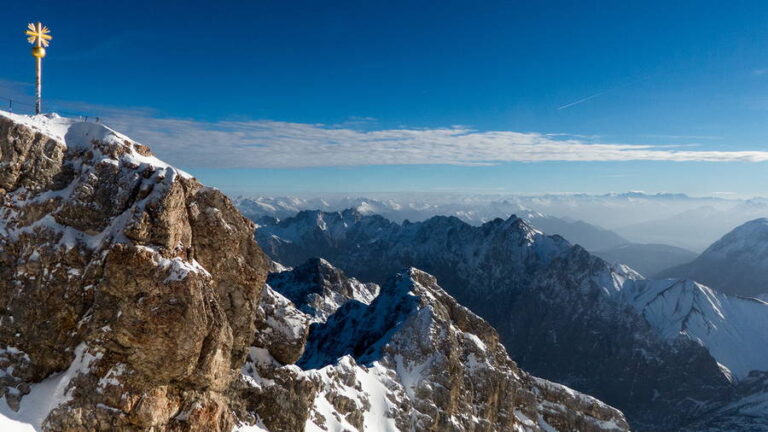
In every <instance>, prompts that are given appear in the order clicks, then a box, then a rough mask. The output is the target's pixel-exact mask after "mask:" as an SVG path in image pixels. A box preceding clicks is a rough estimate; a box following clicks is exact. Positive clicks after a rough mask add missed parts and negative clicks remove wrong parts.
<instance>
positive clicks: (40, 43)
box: [24, 21, 53, 114]
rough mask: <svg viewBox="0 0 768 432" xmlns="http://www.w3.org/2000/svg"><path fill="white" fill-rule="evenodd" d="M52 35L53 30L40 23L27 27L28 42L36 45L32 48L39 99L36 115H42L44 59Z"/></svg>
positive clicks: (36, 100)
mask: <svg viewBox="0 0 768 432" xmlns="http://www.w3.org/2000/svg"><path fill="white" fill-rule="evenodd" d="M50 33H51V30H49V29H48V27H46V26H44V25H43V23H41V22H39V21H38V22H37V23H29V25H27V31H25V32H24V34H26V35H27V42H29V43H31V44H32V45H34V46H33V47H32V56H33V57H34V58H35V72H36V75H37V76H36V80H35V83H36V84H37V85H36V89H37V93H36V96H37V98H36V99H35V113H36V114H40V112H41V111H42V106H43V102H42V99H43V96H42V94H43V88H42V74H43V57H45V48H46V47H47V46H48V45H50V40H51V39H53V36H51V34H50Z"/></svg>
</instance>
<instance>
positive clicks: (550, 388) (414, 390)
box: [244, 260, 628, 432]
mask: <svg viewBox="0 0 768 432" xmlns="http://www.w3.org/2000/svg"><path fill="white" fill-rule="evenodd" d="M331 274H332V275H334V277H333V281H331V280H329V279H328V277H327V275H331ZM270 280H271V281H272V280H279V281H280V282H281V283H280V285H279V289H278V291H281V292H286V293H294V292H295V291H296V289H297V288H300V289H302V290H310V291H315V292H324V293H325V294H324V295H325V296H328V297H330V298H338V294H341V293H344V292H349V291H348V288H349V286H355V285H357V286H361V285H362V284H360V283H359V282H357V281H356V280H354V279H348V278H346V277H345V276H344V275H343V273H341V272H340V271H339V270H337V269H335V268H333V267H331V266H330V265H329V264H328V263H327V262H324V261H317V260H315V261H313V262H310V263H307V264H306V265H303V266H301V267H299V268H297V269H295V270H293V271H288V272H283V273H280V274H276V275H272V276H271V277H270ZM286 281H292V282H291V283H287V282H286ZM308 281H315V282H308ZM377 288H378V287H377ZM377 291H378V290H377ZM264 295H265V296H266V297H269V298H271V300H267V301H265V304H268V305H281V306H279V307H272V306H269V308H270V310H271V311H272V313H271V317H272V319H271V320H270V322H271V323H272V327H273V328H274V329H275V331H273V332H264V333H263V334H265V335H270V334H271V335H274V336H275V340H279V341H285V340H297V341H300V342H304V341H305V340H306V343H305V344H302V343H292V344H290V345H291V346H294V347H295V348H296V349H295V350H293V353H292V355H290V356H289V355H286V353H285V352H280V351H282V350H283V348H284V345H283V346H282V347H278V345H281V344H280V343H275V342H273V341H271V340H269V339H262V340H261V341H260V342H259V343H258V344H257V346H254V347H253V348H252V350H251V356H250V358H249V362H248V363H247V365H246V366H245V368H244V371H245V372H244V373H245V375H246V376H247V382H248V384H249V385H248V391H250V392H253V394H254V395H256V396H251V397H249V398H246V399H249V400H260V401H261V402H260V404H258V405H256V406H252V407H251V408H250V409H251V410H252V412H253V413H255V415H256V416H257V417H254V418H258V419H259V421H260V424H262V425H263V426H264V427H265V428H268V429H270V430H280V431H283V430H284V431H294V430H296V431H298V430H304V427H305V426H306V430H329V431H336V430H349V431H360V432H362V431H363V430H377V431H378V430H381V431H410V430H416V431H456V432H459V431H498V430H520V431H551V430H560V431H572V430H580V431H585V432H588V431H610V430H628V426H627V424H626V421H625V420H624V417H623V415H622V414H621V413H620V412H619V411H618V410H616V409H614V408H611V407H609V406H607V405H605V404H603V403H602V402H599V401H598V400H596V399H594V398H592V397H589V396H586V395H583V394H580V393H578V392H575V391H573V390H571V389H569V388H567V387H564V386H561V385H559V384H555V383H552V382H549V381H546V380H542V379H538V378H534V377H531V376H530V375H529V374H527V373H526V372H524V371H522V370H521V369H519V368H518V367H517V365H516V364H515V363H514V362H513V361H511V360H510V359H509V357H508V355H507V353H506V351H505V350H504V348H503V346H502V345H501V343H500V342H499V338H498V335H497V333H496V332H495V330H493V328H492V327H490V326H489V325H488V324H487V323H486V322H485V321H483V320H482V319H480V318H479V317H477V316H476V315H474V314H472V313H471V312H470V311H469V310H467V309H466V308H464V307H462V306H460V305H459V304H458V303H457V302H456V301H455V300H454V299H453V298H452V297H450V296H449V295H448V294H446V293H445V291H443V290H442V289H441V288H440V287H439V286H438V285H437V282H436V280H435V278H434V277H433V276H431V275H429V274H426V273H424V272H421V271H419V270H416V269H410V270H407V271H404V272H400V273H398V274H397V275H396V276H395V277H393V278H391V279H389V280H388V282H387V283H385V284H384V285H383V286H382V287H381V289H380V292H379V293H378V295H377V296H376V297H375V298H374V299H373V300H372V301H369V303H368V302H366V300H365V299H364V300H363V301H360V300H356V299H354V298H352V297H348V298H347V300H346V301H343V302H340V303H339V304H338V307H337V308H336V309H335V311H334V312H333V313H331V314H330V315H329V316H327V319H325V320H323V321H317V320H316V318H317V317H319V316H322V315H324V312H323V311H319V310H315V311H311V312H310V313H308V314H304V313H303V312H301V311H298V310H297V308H296V305H295V304H294V303H293V302H290V301H288V300H287V299H285V298H284V297H282V295H281V294H280V293H278V292H276V291H275V290H272V289H271V288H269V289H267V290H266V291H265V293H264ZM313 321H314V324H311V326H310V328H309V331H305V330H303V329H304V328H306V327H307V326H309V323H310V322H313ZM302 345H303V346H302ZM275 349H277V350H278V352H279V354H280V356H281V357H282V359H283V360H282V361H281V360H278V359H277V358H275V356H274V355H273V354H274V353H275ZM286 361H287V363H289V364H286ZM292 362H296V365H298V366H299V368H297V367H296V366H295V365H291V364H290V363H292ZM286 382H292V383H300V385H293V386H291V387H290V390H286V385H285V383H286ZM280 400H291V401H294V402H292V405H291V410H290V411H286V410H285V409H283V408H282V407H281V404H280V403H279V401H280ZM295 401H301V402H300V403H296V402H295Z"/></svg>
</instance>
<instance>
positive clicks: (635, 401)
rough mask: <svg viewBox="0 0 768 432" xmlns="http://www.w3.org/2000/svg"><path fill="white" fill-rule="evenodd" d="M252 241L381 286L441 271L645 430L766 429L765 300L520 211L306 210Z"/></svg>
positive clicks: (540, 358) (499, 323) (563, 373)
mask: <svg viewBox="0 0 768 432" xmlns="http://www.w3.org/2000/svg"><path fill="white" fill-rule="evenodd" d="M257 239H258V241H259V243H260V244H261V245H262V247H263V248H264V250H265V252H267V254H268V255H269V256H270V257H272V258H273V259H275V260H276V261H279V262H281V263H283V264H285V265H289V266H294V265H298V264H300V263H302V262H304V261H305V260H306V259H309V258H311V257H316V256H317V257H323V258H325V259H327V260H328V261H330V262H331V263H333V264H334V265H337V266H338V267H340V268H341V269H343V270H344V271H345V272H347V273H349V274H351V275H352V276H354V277H357V278H358V279H361V280H366V281H373V282H377V283H381V282H382V281H383V280H386V277H387V275H388V274H392V272H393V271H396V269H398V268H401V267H409V266H413V267H418V268H421V269H423V270H425V271H428V272H429V273H431V274H434V275H435V276H436V277H437V280H438V281H439V282H440V284H441V285H442V286H443V287H445V289H446V290H447V292H448V293H449V294H451V295H452V296H454V297H455V298H456V299H457V300H459V302H461V303H462V304H464V305H466V306H468V307H469V308H470V310H472V311H473V312H475V313H477V314H478V315H480V316H481V317H483V318H485V319H486V320H488V322H489V323H490V324H491V325H493V326H494V327H495V328H496V329H497V330H498V331H499V334H500V337H501V341H502V343H503V344H504V345H505V346H506V348H507V350H508V351H509V352H510V354H511V356H512V358H513V359H514V360H516V361H517V362H518V363H519V364H520V365H521V366H522V367H523V368H525V369H527V370H530V371H531V372H533V373H534V374H537V375H540V376H542V377H544V378H547V379H551V380H554V381H557V382H561V383H564V384H566V385H568V386H571V387H573V388H576V389H578V390H580V391H584V392H586V393H589V394H593V395H595V396H597V397H598V398H601V399H602V400H605V401H607V402H608V403H610V404H612V405H614V406H616V407H618V408H619V409H622V410H623V411H624V412H625V414H626V415H627V418H628V419H629V421H630V423H631V424H632V425H633V427H634V428H635V429H637V430H647V431H662V430H663V431H669V430H686V429H687V430H706V429H705V428H707V427H715V426H712V425H714V424H715V423H716V422H719V423H717V424H719V425H723V424H728V425H730V427H731V428H732V430H748V429H744V428H746V427H747V425H749V427H752V428H754V429H752V430H768V423H766V422H768V416H766V413H765V411H760V410H764V409H765V405H760V404H759V403H758V404H755V403H754V402H755V401H756V400H761V401H764V400H765V394H764V392H763V387H760V385H759V384H754V381H755V380H757V382H760V379H761V378H760V377H761V376H762V375H760V374H761V373H762V372H760V371H761V370H765V365H768V350H766V349H764V347H765V346H768V344H766V342H768V339H767V337H768V334H766V332H765V331H764V329H765V328H768V321H767V319H768V304H766V303H764V302H762V301H759V300H751V299H742V298H737V297H730V296H727V295H725V294H721V293H718V292H716V291H713V290H712V289H710V288H708V287H706V286H703V285H700V284H698V283H695V282H692V281H688V280H674V279H669V280H648V279H645V278H643V277H642V276H640V275H639V274H638V273H636V272H635V271H633V270H632V269H631V268H628V267H626V266H622V265H612V264H609V263H607V262H605V261H603V260H602V259H600V258H598V257H596V256H593V255H591V254H590V253H589V252H587V251H586V250H584V249H583V248H582V247H580V246H574V245H571V244H570V243H569V242H568V241H566V240H565V239H564V238H562V237H560V236H557V235H554V236H548V235H544V234H542V233H541V232H539V231H537V230H535V229H534V228H533V227H531V225H530V224H528V223H527V222H526V221H524V220H523V219H520V218H517V217H514V216H513V217H510V218H508V219H506V220H503V219H495V220H492V221H489V222H487V223H485V224H483V225H481V226H471V225H469V224H467V223H465V222H463V221H461V220H459V219H458V218H456V217H440V216H438V217H433V218H430V219H428V220H425V221H423V222H417V223H411V222H407V221H406V222H403V223H402V224H397V223H394V222H391V221H388V220H387V219H385V218H384V217H381V216H378V215H367V214H362V213H360V212H359V211H357V210H355V209H351V210H345V211H342V212H320V211H303V212H300V213H299V214H298V215H296V216H295V217H292V218H288V219H285V220H283V221H280V222H279V223H277V224H275V225H271V226H265V227H261V228H259V229H258V230H257ZM753 384H754V385H753ZM746 389H751V390H746ZM751 392H754V393H751ZM747 394H748V395H747ZM734 407H735V408H734ZM756 407H757V408H756ZM760 407H762V408H760ZM755 410H757V411H759V412H761V416H762V417H760V418H758V419H757V420H755V419H754V413H755V412H756V411H755ZM707 419H709V420H707ZM694 425H695V426H694ZM717 427H721V426H717ZM713 430H717V429H713Z"/></svg>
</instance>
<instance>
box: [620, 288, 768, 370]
mask: <svg viewBox="0 0 768 432" xmlns="http://www.w3.org/2000/svg"><path fill="white" fill-rule="evenodd" d="M620 283H621V284H622V285H623V286H622V287H621V288H620V292H621V294H620V295H621V296H622V300H623V301H625V302H626V303H628V304H629V305H631V306H632V307H633V308H634V309H635V310H636V311H637V312H638V313H640V314H641V315H642V316H643V317H644V318H645V320H646V321H647V322H648V323H649V324H650V325H651V326H653V327H654V328H656V329H657V330H658V331H659V332H660V334H661V335H662V336H663V337H664V338H666V339H669V340H674V339H676V338H679V337H685V338H688V339H690V340H693V341H694V342H697V343H698V344H700V345H702V346H704V347H706V348H707V349H708V350H709V352H710V354H711V355H712V357H714V358H715V360H717V362H718V363H719V364H720V365H721V366H723V367H724V368H726V369H727V371H728V372H730V373H732V374H733V376H734V377H735V378H736V379H742V378H744V377H746V376H747V375H748V374H749V372H750V371H752V370H766V369H768V331H767V330H766V329H768V303H765V302H762V301H760V300H755V299H750V298H741V297H734V296H729V295H726V294H723V293H720V292H717V291H715V290H713V289H711V288H709V287H707V286H704V285H701V284H699V283H697V282H694V281H691V280H686V279H666V280H648V279H626V280H623V281H621V282H620ZM745 347H749V348H745ZM726 375H728V373H726Z"/></svg>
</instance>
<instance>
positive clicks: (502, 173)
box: [0, 0, 768, 196]
mask: <svg viewBox="0 0 768 432" xmlns="http://www.w3.org/2000/svg"><path fill="white" fill-rule="evenodd" d="M157 3H161V4H157ZM206 3H210V4H206ZM38 19H39V20H41V21H43V22H44V23H45V24H46V25H48V26H50V27H51V29H52V30H53V35H54V40H53V42H52V46H51V48H50V49H49V55H48V57H47V58H46V59H45V65H44V73H45V76H44V81H45V88H44V91H45V96H46V107H47V108H48V109H52V110H57V111H61V112H72V113H77V112H86V113H91V114H94V115H99V116H101V117H103V118H104V119H105V121H106V122H107V123H108V124H113V125H114V126H115V127H119V128H120V129H122V130H124V131H125V132H127V133H129V134H130V135H131V136H133V137H135V138H138V139H139V140H142V141H143V142H145V143H147V144H149V145H150V146H152V148H153V149H154V150H155V152H156V153H157V154H158V155H159V156H160V157H162V158H164V159H166V160H168V161H169V162H171V163H174V164H176V165H178V166H180V167H182V168H184V169H187V170H188V171H190V172H192V173H193V174H195V175H197V176H198V177H199V178H200V179H201V180H203V181H204V182H206V183H209V184H212V185H215V186H219V187H221V188H222V189H224V190H225V191H227V190H228V191H238V192H240V191H244V192H253V193H260V192H263V193H299V192H350V193H364V192H376V191H381V192H384V191H386V192H391V191H399V190H404V191H405V190H407V191H457V192H469V191H472V192H510V193H537V192H590V193H601V192H610V191H626V190H646V191H649V192H659V191H671V192H686V193H690V194H698V195H707V194H713V193H735V194H738V195H742V196H751V195H765V194H766V192H765V185H766V184H768V172H767V171H768V170H767V168H768V164H766V162H765V160H766V157H765V156H766V153H765V152H766V151H768V141H766V137H768V122H766V119H767V118H768V25H766V23H768V3H766V2H756V1H755V2H740V1H731V2H725V1H720V2H714V1H676V2H649V1H645V2H639V1H638V2H633V1H622V2H615V1H608V0H606V1H599V2H598V1H568V2H565V1H559V2H554V1H535V2H531V1H528V2H522V1H520V2H517V1H504V2H501V1H483V2H471V1H465V2H460V1H440V2H427V1H407V2H398V1H387V2H360V1H349V2H339V1H336V2H320V1H315V2H288V1H274V2H272V1H259V2H226V1H219V2H216V3H215V4H213V2H191V1H185V2H181V1H179V2H142V1H131V2H121V1H114V2H45V1H40V2H36V3H34V4H30V3H29V2H13V3H12V4H10V5H4V10H3V13H2V14H0V29H3V30H2V31H0V52H2V53H3V63H2V64H3V68H2V69H0V70H1V71H2V72H0V96H3V95H6V96H12V97H15V98H18V99H22V100H25V101H29V100H31V97H30V96H29V95H30V94H31V88H30V86H29V85H28V84H26V83H29V82H31V78H32V76H31V74H32V72H33V63H32V58H31V56H30V55H29V46H28V45H27V44H26V42H25V41H24V38H23V35H22V32H23V30H24V26H25V25H26V23H27V22H28V21H33V20H38ZM148 121H149V122H148ZM371 134H373V135H371ZM594 145H598V146H599V145H604V146H606V147H595V146H594ZM631 145H636V146H641V147H637V148H634V147H627V146H631ZM710 152H714V153H710ZM715 161H717V162H715Z"/></svg>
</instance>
